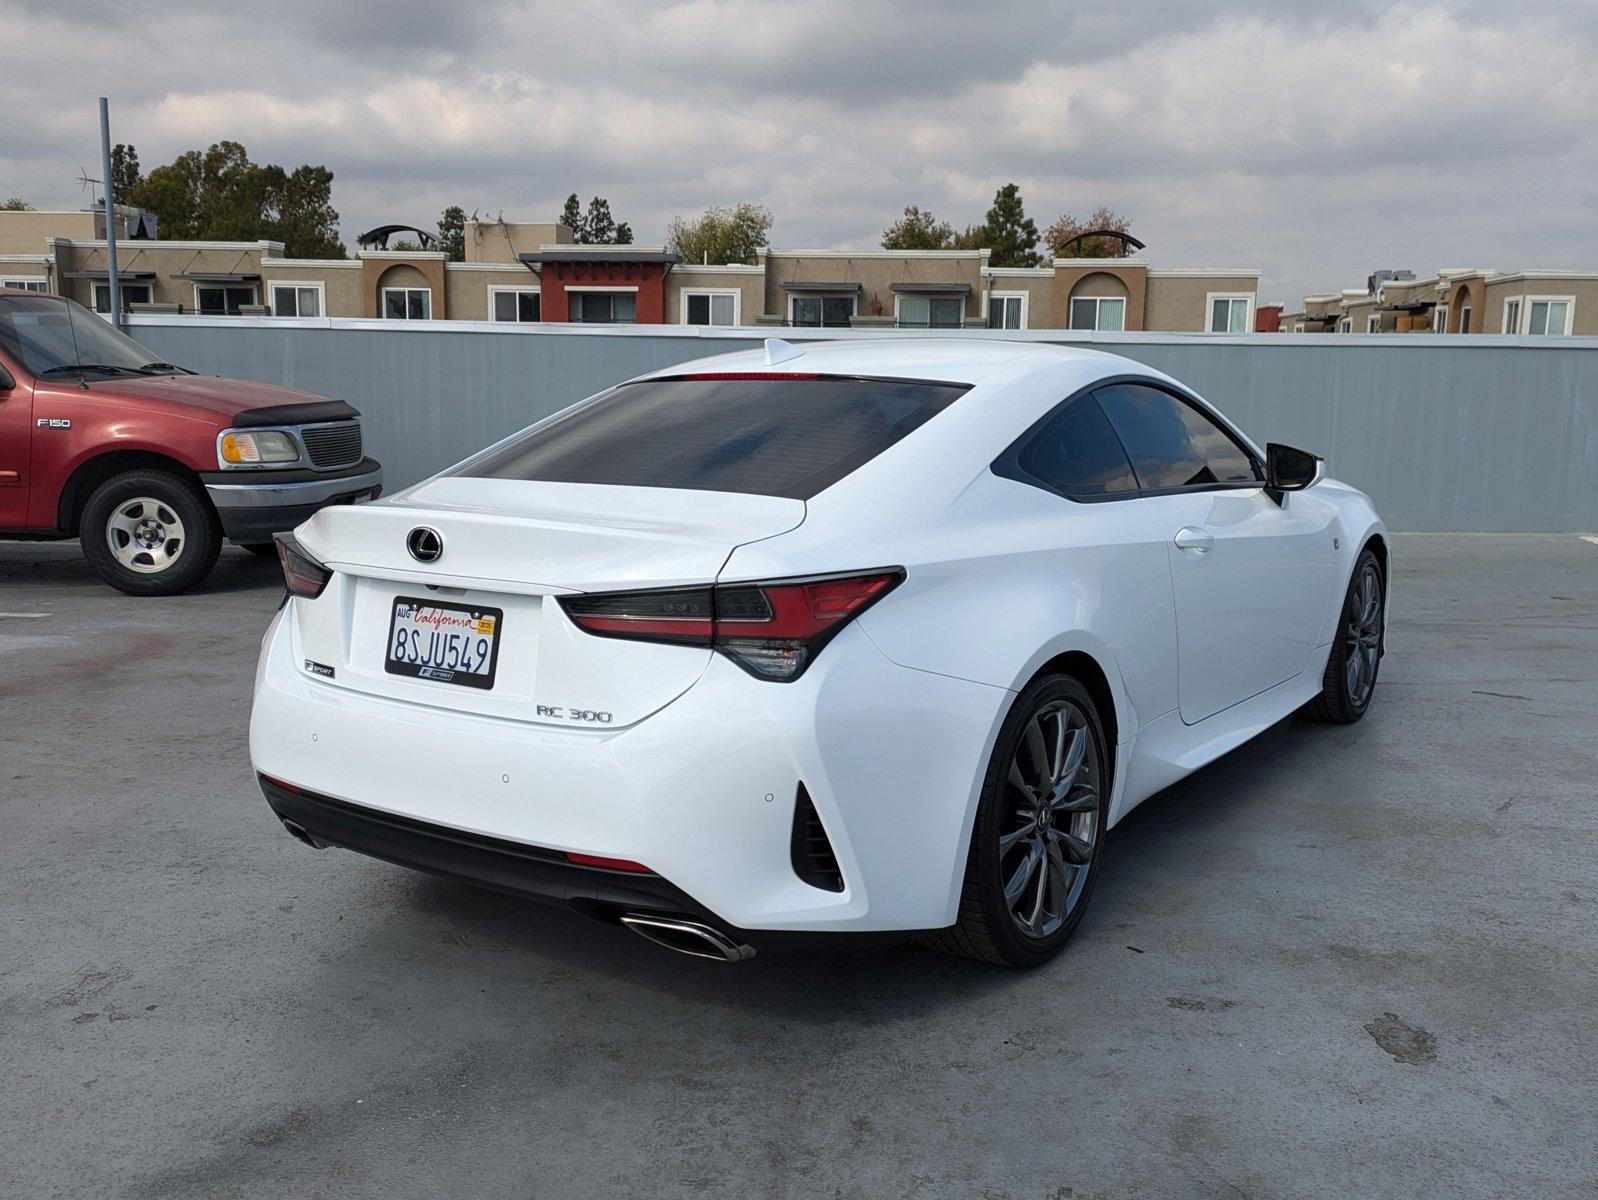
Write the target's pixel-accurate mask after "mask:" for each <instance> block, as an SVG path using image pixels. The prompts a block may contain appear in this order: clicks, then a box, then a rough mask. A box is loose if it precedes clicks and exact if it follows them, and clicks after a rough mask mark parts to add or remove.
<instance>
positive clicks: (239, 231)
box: [113, 142, 345, 258]
mask: <svg viewBox="0 0 1598 1200" xmlns="http://www.w3.org/2000/svg"><path fill="white" fill-rule="evenodd" d="M113 167H115V164H114V163H113ZM332 198H333V172H332V171H330V170H328V168H326V167H321V166H311V165H310V164H306V165H303V166H299V167H296V168H295V169H294V170H293V171H292V172H289V171H285V170H284V169H283V168H282V167H280V166H276V165H274V164H266V165H262V164H258V163H253V162H251V161H250V155H249V152H248V151H247V150H246V149H245V148H244V146H243V145H241V144H240V143H238V142H217V143H215V144H214V145H212V146H211V147H210V149H208V150H206V151H204V152H203V153H202V152H201V151H199V150H189V151H187V152H185V153H183V154H180V155H178V157H177V158H176V159H174V160H173V161H172V162H170V163H167V164H166V165H164V166H160V167H156V168H155V169H154V170H152V171H151V172H150V173H149V174H148V175H146V176H145V177H144V178H142V179H139V180H137V181H135V182H134V183H133V184H132V185H131V186H130V187H129V188H128V191H127V195H126V196H122V197H119V199H121V200H122V201H123V202H125V203H127V204H131V205H134V206H136V207H138V208H144V209H148V210H149V211H150V212H152V213H154V214H155V215H156V217H157V219H158V220H159V221H160V229H161V233H162V236H164V237H168V238H173V239H180V238H193V239H203V240H206V241H223V242H253V241H261V240H263V239H265V240H270V241H278V242H282V243H283V245H284V253H285V254H286V255H287V256H288V257H290V258H343V257H345V250H344V244H343V243H342V242H341V241H340V240H339V237H338V210H337V209H335V208H334V207H333V203H332Z"/></svg>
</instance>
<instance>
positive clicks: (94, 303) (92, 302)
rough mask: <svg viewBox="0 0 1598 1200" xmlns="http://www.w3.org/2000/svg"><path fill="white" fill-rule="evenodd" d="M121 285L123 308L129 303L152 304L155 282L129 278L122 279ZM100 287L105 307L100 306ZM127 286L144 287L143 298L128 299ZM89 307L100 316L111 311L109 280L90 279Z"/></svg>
mask: <svg viewBox="0 0 1598 1200" xmlns="http://www.w3.org/2000/svg"><path fill="white" fill-rule="evenodd" d="M121 287H122V307H123V308H127V307H128V306H129V305H133V304H153V303H154V302H155V284H153V283H146V282H144V281H143V280H140V281H138V282H132V281H130V280H126V279H124V280H122V281H121ZM101 288H104V289H105V307H104V308H101V307H100V289H101ZM129 288H143V289H144V293H145V299H143V300H130V299H128V289H129ZM89 307H90V308H92V309H94V311H95V312H97V313H99V314H100V315H101V316H102V317H103V316H106V315H107V314H109V313H110V311H111V284H110V283H109V282H106V283H101V282H100V281H99V280H98V279H96V280H94V281H92V284H91V286H90V288H89Z"/></svg>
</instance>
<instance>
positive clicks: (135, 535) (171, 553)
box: [105, 496, 184, 575]
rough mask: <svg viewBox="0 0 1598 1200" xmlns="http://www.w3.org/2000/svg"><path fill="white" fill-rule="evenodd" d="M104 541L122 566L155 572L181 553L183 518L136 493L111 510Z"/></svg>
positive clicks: (164, 506) (138, 570)
mask: <svg viewBox="0 0 1598 1200" xmlns="http://www.w3.org/2000/svg"><path fill="white" fill-rule="evenodd" d="M105 540H106V544H107V545H108V546H110V548H111V554H112V557H114V558H115V559H116V560H117V562H119V563H120V564H121V565H122V566H124V567H126V568H127V569H128V570H130V571H137V572H138V573H139V574H141V575H154V574H157V573H159V572H161V571H164V570H166V569H167V568H168V567H170V566H171V565H172V564H173V563H175V562H176V561H177V559H178V556H179V555H180V554H181V553H182V552H183V544H184V529H183V521H182V519H181V518H180V517H179V516H178V514H177V513H176V512H174V511H173V510H172V507H171V505H168V504H164V503H162V502H161V501H159V500H155V499H152V498H151V497H149V496H136V497H134V498H133V499H131V500H124V501H123V502H122V503H121V504H118V505H117V506H116V508H114V509H112V511H111V516H110V517H109V518H108V519H107V521H106V526H105Z"/></svg>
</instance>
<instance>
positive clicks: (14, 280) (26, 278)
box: [0, 275, 50, 295]
mask: <svg viewBox="0 0 1598 1200" xmlns="http://www.w3.org/2000/svg"><path fill="white" fill-rule="evenodd" d="M0 287H8V288H26V289H27V290H28V291H30V292H43V293H44V294H46V295H49V293H50V281H49V280H48V279H46V278H45V277H44V276H43V275H17V276H14V277H9V278H6V279H0Z"/></svg>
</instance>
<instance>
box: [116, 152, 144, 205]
mask: <svg viewBox="0 0 1598 1200" xmlns="http://www.w3.org/2000/svg"><path fill="white" fill-rule="evenodd" d="M142 178H143V176H142V175H140V174H139V152H138V151H137V150H135V149H134V148H133V147H132V146H125V145H123V144H122V143H121V142H118V143H117V144H116V145H115V146H112V147H111V189H112V192H113V194H114V195H115V196H116V198H117V202H118V203H119V204H126V203H127V197H128V193H129V192H131V191H132V190H133V189H134V188H135V187H136V186H137V185H138V182H139V180H140V179H142Z"/></svg>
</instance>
